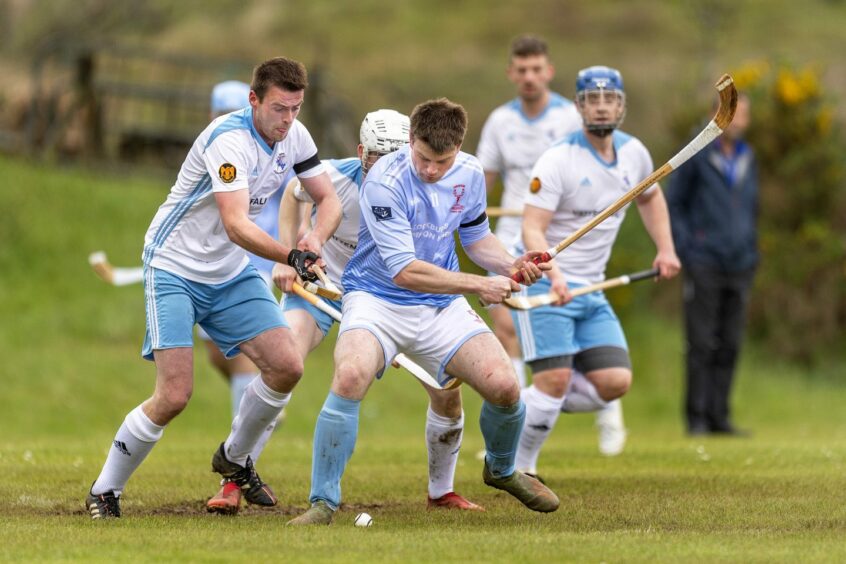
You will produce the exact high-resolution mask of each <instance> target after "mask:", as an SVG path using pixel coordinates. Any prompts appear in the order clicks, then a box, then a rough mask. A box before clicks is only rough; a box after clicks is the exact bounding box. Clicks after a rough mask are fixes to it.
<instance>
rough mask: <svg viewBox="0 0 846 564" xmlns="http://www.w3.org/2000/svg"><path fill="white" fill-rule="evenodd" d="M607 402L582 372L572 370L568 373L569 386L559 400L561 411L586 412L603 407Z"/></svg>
mask: <svg viewBox="0 0 846 564" xmlns="http://www.w3.org/2000/svg"><path fill="white" fill-rule="evenodd" d="M606 405H608V402H607V401H605V400H604V399H602V398H601V397H599V392H597V391H596V386H594V385H593V383H592V382H591V381H590V380H588V379H587V378H586V377H585V375H584V374H582V373H581V372H579V371H577V370H573V371H572V373H571V375H570V387H569V388H567V395H565V396H564V401H562V402H561V411H564V412H566V413H586V412H593V411H599V410H601V409H603V408H604V407H605V406H606Z"/></svg>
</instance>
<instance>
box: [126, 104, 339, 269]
mask: <svg viewBox="0 0 846 564" xmlns="http://www.w3.org/2000/svg"><path fill="white" fill-rule="evenodd" d="M292 169H293V171H294V172H295V173H296V174H297V175H298V176H299V177H300V178H311V177H314V176H317V175H318V174H320V173H322V172H323V170H324V169H323V165H322V164H321V162H320V160H319V159H318V157H317V147H315V145H314V141H312V139H311V135H310V134H309V132H308V130H307V129H306V128H305V126H304V125H302V124H301V123H300V122H298V121H294V122H293V125H292V126H291V129H290V130H289V131H288V135H287V137H285V139H284V140H282V141H279V142H278V143H275V144H274V146H273V147H270V146H269V145H268V144H267V143H266V142H265V141H264V140H263V139H262V138H261V136H260V135H259V134H258V132H256V130H255V126H254V125H253V111H252V108H245V109H243V110H238V111H237V112H232V113H231V114H226V115H223V116H220V117H219V118H217V119H215V120H214V121H213V122H211V124H209V126H208V127H206V129H205V130H203V132H202V133H201V134H200V136H199V137H197V140H196V141H194V145H193V146H192V147H191V150H190V151H189V152H188V156H187V157H186V159H185V162H184V163H182V168H181V169H180V171H179V176H178V177H177V179H176V184H174V185H173V187H172V188H171V190H170V194H169V195H168V197H167V200H166V201H165V203H163V204H162V205H161V206H160V207H159V211H158V212H157V213H156V215H155V217H154V218H153V222H152V223H151V224H150V228H149V229H148V230H147V235H146V236H145V238H144V254H143V259H144V264H146V265H151V266H154V267H156V268H160V269H162V270H166V271H168V272H172V273H174V274H176V275H178V276H182V277H183V278H187V279H188V280H193V281H195V282H201V283H205V284H220V283H223V282H226V281H228V280H230V279H232V278H234V277H235V276H237V275H238V274H239V273H240V272H241V270H243V269H244V267H246V266H247V263H248V258H247V253H246V251H245V250H244V249H242V248H241V247H239V246H238V245H236V244H235V243H233V242H232V241H230V240H229V236H228V235H227V234H226V230H225V229H224V227H223V221H222V220H221V219H220V211H219V210H218V207H217V202H216V201H215V199H214V195H213V193H214V192H234V191H236V190H243V189H247V190H249V195H250V211H249V217H250V219H252V220H255V218H256V216H258V215H259V212H261V210H262V208H263V207H264V205H265V204H266V203H267V201H268V199H269V198H270V197H271V196H272V195H273V193H274V192H276V191H277V190H279V188H281V187H282V186H283V185H284V184H283V182H284V181H285V178H286V176H287V175H288V172H289V171H290V170H292Z"/></svg>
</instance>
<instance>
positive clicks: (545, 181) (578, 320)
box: [515, 66, 680, 474]
mask: <svg viewBox="0 0 846 564" xmlns="http://www.w3.org/2000/svg"><path fill="white" fill-rule="evenodd" d="M576 100H577V105H578V107H579V111H580V112H581V114H582V118H583V121H584V126H583V128H582V130H581V131H578V132H576V133H573V134H572V135H570V136H568V137H567V138H565V139H564V140H563V141H561V142H559V143H557V144H556V145H554V146H553V147H551V148H550V149H548V150H547V151H546V152H544V154H543V155H542V156H541V158H540V159H539V160H538V162H537V163H536V164H535V167H534V169H533V171H532V181H531V184H530V190H529V194H528V196H527V199H526V208H525V210H524V212H523V240H524V242H525V244H526V246H527V247H529V248H541V247H550V246H553V245H555V244H556V243H557V242H558V241H560V240H562V239H564V238H565V237H566V236H568V235H569V234H571V233H573V232H574V231H576V230H577V229H579V228H580V227H582V225H584V223H585V222H586V221H587V220H588V219H590V218H591V217H592V216H595V215H596V214H598V213H600V212H602V210H604V209H606V208H607V207H608V206H609V205H610V204H612V203H613V202H615V201H616V200H617V199H618V198H619V197H620V196H622V195H623V194H624V193H625V192H627V191H628V190H629V189H631V188H632V187H633V186H634V185H635V184H637V183H638V182H640V181H641V180H642V179H644V178H646V177H647V176H648V175H649V174H650V173H651V172H652V158H651V157H650V155H649V151H647V149H646V147H644V146H643V144H642V143H641V142H640V141H638V140H637V139H635V138H634V137H632V136H630V135H627V134H625V133H622V132H621V131H618V130H617V128H618V126H619V125H620V123H621V122H622V120H623V116H624V115H625V110H626V99H625V92H624V90H623V78H622V76H621V75H620V73H619V72H618V71H616V70H614V69H611V68H608V67H601V66H595V67H590V68H587V69H584V70H582V71H580V72H579V75H578V78H577V80H576ZM636 202H637V207H638V211H639V212H640V216H641V218H642V220H643V223H644V225H645V226H646V230H647V232H648V233H649V235H650V237H651V238H652V240H653V242H654V243H655V246H656V248H657V254H656V257H655V260H654V261H653V266H654V267H655V268H657V269H659V272H660V275H659V276H660V277H661V278H671V277H673V276H675V275H676V274H677V273H678V272H679V269H680V263H679V259H678V257H677V256H676V252H675V247H674V246H673V239H672V235H671V233H670V218H669V214H668V212H667V204H666V201H665V200H664V196H663V193H662V192H661V189H660V187H658V186H657V185H655V186H652V187H651V188H649V189H648V190H647V191H646V192H644V193H643V194H642V195H641V196H640V197H638V198H637V200H636ZM624 216H625V209H624V210H621V211H620V212H618V213H616V214H614V215H613V216H611V217H609V218H608V219H607V220H605V221H604V222H602V223H600V224H599V225H597V226H596V227H595V228H594V229H593V230H591V231H589V232H588V233H587V234H586V235H584V236H583V237H582V238H581V239H579V240H577V241H576V242H575V243H573V244H572V245H571V246H570V247H568V248H567V249H566V250H565V251H564V252H562V253H560V254H558V255H557V257H556V259H555V266H554V267H553V268H552V269H551V270H549V272H548V273H547V276H546V278H544V280H542V281H541V282H539V283H538V284H536V285H535V286H533V287H532V288H530V289H529V290H528V292H529V294H535V293H548V292H549V291H550V290H552V291H553V292H555V293H556V294H558V295H559V296H560V300H559V301H558V302H557V303H556V304H555V305H551V306H544V307H540V308H536V309H532V310H529V311H521V312H518V313H517V314H516V315H515V318H516V321H515V324H516V326H517V331H518V334H519V335H520V340H521V347H522V349H523V354H524V355H525V358H526V361H527V362H528V364H529V365H530V366H531V368H532V371H533V373H534V377H533V382H532V385H531V386H530V387H528V388H526V389H525V390H523V394H522V395H523V401H524V402H525V403H526V424H525V426H524V428H523V433H522V435H521V437H520V448H519V451H518V454H517V467H518V468H519V469H522V470H524V471H526V472H529V473H532V474H534V473H536V472H537V458H538V453H539V452H540V449H541V446H542V445H543V443H544V441H545V440H546V438H547V437H548V436H549V433H550V432H551V430H552V428H553V427H554V426H555V422H556V421H557V419H558V415H559V414H560V413H561V411H562V410H563V411H565V412H580V411H599V410H602V412H603V414H604V417H608V418H611V419H616V421H611V422H609V423H608V424H606V425H605V426H606V427H607V428H608V429H612V430H618V431H619V432H617V433H609V434H608V435H607V436H605V435H603V422H602V421H599V423H600V450H601V451H603V452H604V453H605V454H616V453H617V452H619V451H620V450H621V449H622V446H623V443H624V441H625V430H624V428H623V424H622V414H621V413H620V411H619V403H617V406H618V409H616V410H615V409H612V410H607V409H604V408H606V407H607V406H608V405H609V403H612V404H613V401H614V400H616V399H618V398H619V397H621V396H622V395H623V394H625V393H626V391H627V390H628V389H629V386H630V385H631V380H632V371H631V361H630V359H629V354H628V346H627V344H626V339H625V336H624V334H623V329H622V327H621V326H620V322H619V320H618V319H617V316H616V315H615V314H614V311H613V310H612V309H611V306H610V305H609V303H608V301H607V300H606V298H605V296H604V294H602V293H601V292H596V293H593V294H587V295H584V296H580V297H577V298H575V299H572V300H571V296H570V292H569V288H571V287H578V286H583V285H587V284H591V283H595V282H599V281H601V280H602V279H604V277H605V265H606V263H607V262H608V258H609V257H610V255H611V248H612V246H613V245H614V240H615V239H616V237H617V232H618V230H619V228H620V224H621V223H622V222H623V218H624ZM574 366H575V368H576V369H578V371H579V373H580V374H582V375H583V377H582V376H579V377H576V376H575V371H573V370H572V368H573V367H574ZM571 372H572V373H573V378H572V382H571Z"/></svg>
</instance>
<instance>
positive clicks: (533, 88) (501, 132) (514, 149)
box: [476, 35, 582, 387]
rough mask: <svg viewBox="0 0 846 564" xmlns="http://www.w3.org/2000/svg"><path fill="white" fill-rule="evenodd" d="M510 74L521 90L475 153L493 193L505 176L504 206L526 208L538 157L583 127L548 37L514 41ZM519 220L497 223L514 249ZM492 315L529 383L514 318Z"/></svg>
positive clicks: (496, 310)
mask: <svg viewBox="0 0 846 564" xmlns="http://www.w3.org/2000/svg"><path fill="white" fill-rule="evenodd" d="M507 74H508V79H509V80H510V81H511V82H512V83H514V85H515V86H516V88H517V97H516V98H514V99H513V100H510V101H509V102H507V103H505V104H503V105H501V106H500V107H498V108H496V109H495V110H494V111H493V112H491V115H490V116H489V117H488V119H487V121H485V125H484V127H483V128H482V135H481V137H480V139H479V146H478V147H477V149H476V156H477V157H478V158H479V161H481V163H482V166H483V167H484V169H485V183H486V184H487V188H488V192H490V191H491V190H492V189H493V187H494V185H495V184H496V180H497V178H499V177H501V178H502V184H503V191H502V204H501V205H502V207H503V208H506V209H513V210H518V211H522V209H523V201H524V200H525V199H526V194H528V192H529V191H528V187H529V173H530V172H531V171H532V166H534V164H535V161H537V160H538V157H540V156H541V153H543V152H544V151H545V150H546V149H547V148H549V147H550V146H551V145H552V144H553V143H554V142H555V141H557V140H559V139H561V138H562V137H564V136H565V135H567V134H569V133H571V132H573V131H578V129H579V128H580V127H581V123H582V122H581V118H580V117H579V113H578V112H577V111H576V108H575V106H574V105H573V103H572V102H571V101H570V100H568V99H567V98H565V97H564V96H561V95H560V94H557V93H555V92H552V91H551V90H550V89H549V83H550V81H551V80H552V79H553V77H554V76H555V67H553V65H552V63H551V62H550V60H549V54H548V49H547V45H546V42H544V41H543V39H541V38H539V37H535V36H532V35H522V36H520V37H517V38H516V39H514V41H513V42H512V43H511V52H510V56H509V61H508V69H507ZM520 221H521V218H520V217H502V218H501V219H499V221H497V224H496V236H497V237H498V238H499V240H500V241H502V242H503V244H504V245H505V246H506V248H507V249H509V250H512V249H514V247H515V245H516V244H517V243H519V242H520ZM490 315H491V320H492V321H493V329H494V334H495V335H496V337H497V338H498V339H499V341H500V342H501V343H502V346H503V347H504V348H505V350H506V352H507V353H508V356H510V357H511V361H512V363H513V364H514V369H515V371H516V372H517V376H518V378H519V379H520V384H521V386H523V387H525V386H526V370H525V367H524V365H523V359H522V356H521V354H520V346H519V344H518V341H517V336H516V335H515V333H514V324H513V322H512V320H511V316H510V315H509V312H508V310H507V309H506V308H504V307H499V306H494V307H492V308H491V309H490Z"/></svg>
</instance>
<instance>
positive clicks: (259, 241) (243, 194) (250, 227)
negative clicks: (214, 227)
mask: <svg viewBox="0 0 846 564" xmlns="http://www.w3.org/2000/svg"><path fill="white" fill-rule="evenodd" d="M214 198H215V201H216V202H217V207H218V209H219V210H220V219H221V221H222V222H223V227H224V229H225V230H226V234H227V235H228V236H229V239H230V240H231V241H232V242H233V243H235V244H236V245H238V246H240V247H243V248H244V249H246V250H247V251H249V252H251V253H253V254H254V255H258V256H260V257H264V258H266V259H269V260H272V261H274V262H281V263H287V261H288V256H289V254H290V252H291V247H290V246H287V245H283V244H282V243H281V242H279V241H277V240H276V239H274V238H273V237H271V236H270V235H268V234H267V233H266V232H265V231H264V230H263V229H262V228H261V227H259V226H258V225H256V224H255V223H253V222H252V221H251V220H250V217H249V215H248V212H249V209H250V191H249V190H248V189H247V188H243V189H241V190H234V191H231V192H215V193H214Z"/></svg>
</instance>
